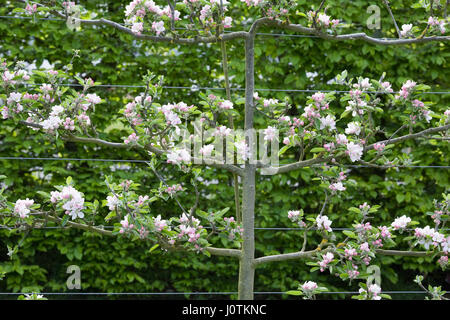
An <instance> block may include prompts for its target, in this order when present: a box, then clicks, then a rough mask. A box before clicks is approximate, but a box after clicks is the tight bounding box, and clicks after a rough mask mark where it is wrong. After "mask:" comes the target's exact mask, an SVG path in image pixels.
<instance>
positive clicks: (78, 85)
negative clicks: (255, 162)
mask: <svg viewBox="0 0 450 320" xmlns="http://www.w3.org/2000/svg"><path fill="white" fill-rule="evenodd" d="M19 85H23V86H41V85H43V83H20V84H19ZM60 86H63V87H83V85H81V84H77V83H63V84H60ZM97 87H98V88H146V86H143V85H129V84H98V85H95V86H93V87H92V88H97ZM161 88H163V89H174V90H190V91H193V92H195V91H199V90H225V88H220V87H199V86H197V85H192V86H190V87H184V86H161ZM230 90H231V91H245V88H230ZM254 91H261V92H264V91H267V92H305V93H309V92H311V93H312V92H334V93H350V91H348V90H330V89H322V90H320V89H270V88H255V89H254ZM362 93H375V94H389V93H388V92H384V91H362ZM393 93H395V92H393ZM391 94H392V93H391ZM415 94H419V95H423V94H438V95H444V94H450V91H427V92H418V93H415Z"/></svg>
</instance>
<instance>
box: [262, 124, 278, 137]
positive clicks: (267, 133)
mask: <svg viewBox="0 0 450 320" xmlns="http://www.w3.org/2000/svg"><path fill="white" fill-rule="evenodd" d="M277 136H278V130H277V129H276V128H275V127H271V126H268V127H267V129H264V140H265V141H273V140H274V139H275V138H276V137H277Z"/></svg>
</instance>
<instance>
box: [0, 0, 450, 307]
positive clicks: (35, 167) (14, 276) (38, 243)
mask: <svg viewBox="0 0 450 320" xmlns="http://www.w3.org/2000/svg"><path fill="white" fill-rule="evenodd" d="M298 2H299V3H302V4H303V8H304V12H306V11H308V10H309V9H310V7H309V5H310V1H298ZM6 3H7V4H6V6H2V7H1V8H0V16H7V15H10V12H11V11H12V9H13V4H11V3H10V2H9V1H7V2H6ZM128 3H129V0H125V1H124V0H114V1H112V0H109V1H108V0H90V1H79V2H78V4H81V5H82V6H83V7H85V8H87V9H88V10H92V11H94V12H98V13H99V14H100V15H102V16H105V17H106V18H108V19H111V20H114V21H117V22H122V21H123V18H124V13H123V12H124V9H125V6H126V5H127V4H128ZM390 3H391V7H392V9H393V10H394V11H395V12H396V17H397V20H398V21H397V22H398V24H399V25H401V24H402V23H410V22H413V21H418V20H424V19H426V18H427V15H426V13H425V11H424V10H421V9H413V8H411V4H412V3H413V1H394V0H393V1H390ZM327 4H328V7H329V9H328V11H327V13H328V14H330V15H332V16H333V17H336V18H339V19H341V20H344V21H345V22H347V23H350V22H352V23H354V26H353V27H354V28H361V30H365V31H366V32H367V31H369V32H370V30H368V29H367V28H366V26H365V22H366V19H367V18H368V17H369V16H370V13H367V12H366V9H367V7H368V6H369V5H371V4H377V5H379V6H380V9H381V17H382V22H381V26H382V28H381V30H378V31H376V30H373V33H374V34H376V35H379V36H387V37H392V36H395V30H394V29H393V25H392V23H391V20H390V18H389V15H388V12H387V11H386V9H385V7H383V5H382V2H381V1H373V3H372V2H371V1H362V0H357V1H351V2H350V1H348V3H347V4H345V5H342V2H341V1H327ZM233 10H238V9H233ZM240 10H242V15H243V16H245V17H249V16H251V15H250V13H249V12H247V10H248V9H246V8H244V6H242V9H240ZM231 15H233V16H236V17H237V16H238V15H239V12H236V13H235V12H233V13H232V14H231ZM234 22H235V23H238V21H237V19H235V20H234ZM243 28H248V24H245V23H244V22H242V26H239V25H234V26H233V29H236V30H237V29H243ZM261 32H262V33H264V32H270V30H267V31H261ZM255 45H256V48H255V53H256V60H255V69H256V77H255V86H256V88H277V89H321V90H327V89H339V88H338V87H336V86H334V85H329V84H327V82H328V81H329V80H331V79H332V78H334V76H335V75H337V74H339V73H340V72H342V71H343V70H345V69H346V70H347V71H348V73H349V75H350V76H351V77H357V76H360V75H361V76H364V77H369V78H379V77H380V76H381V75H382V73H383V72H386V73H387V75H386V80H387V81H391V82H392V84H393V87H394V88H395V89H398V88H399V86H400V85H401V83H402V82H404V81H405V80H407V79H412V80H414V81H417V82H418V83H425V84H428V85H431V87H432V89H431V90H430V91H450V90H449V89H450V85H449V83H448V79H450V68H448V65H447V62H446V61H448V60H449V58H450V50H449V48H448V45H446V44H442V43H426V44H420V45H410V46H398V47H378V46H374V45H371V44H367V43H363V42H361V41H354V42H342V43H340V42H331V41H326V40H323V39H318V38H310V37H295V36H294V37H287V36H267V35H259V36H258V37H257V39H256V43H255ZM72 49H79V50H81V51H80V55H81V57H80V58H79V59H77V60H75V63H74V68H73V73H74V74H75V73H79V74H83V75H86V76H88V77H91V78H93V79H94V80H95V81H98V82H101V83H102V84H125V85H142V83H141V82H140V80H141V77H142V76H143V75H144V74H145V73H146V70H151V71H152V72H154V73H156V74H162V75H164V76H165V81H166V83H165V85H167V86H184V87H191V86H192V85H197V86H199V87H224V83H223V78H221V76H222V67H221V53H220V45H219V44H207V45H205V44H203V45H196V46H181V45H170V44H155V43H151V42H145V41H137V40H135V39H133V38H132V37H131V36H129V35H126V34H123V33H121V32H118V31H116V30H114V29H112V28H105V27H95V28H94V27H83V29H82V31H78V32H72V31H70V30H69V29H68V28H67V27H66V24H65V22H64V21H51V20H40V21H38V22H37V23H32V22H31V21H30V20H25V19H6V18H0V57H4V58H7V59H9V60H14V61H17V60H24V61H27V62H34V63H35V65H36V66H37V67H40V66H42V64H43V63H44V61H48V62H50V63H51V64H54V66H55V68H61V67H62V66H63V65H64V64H67V63H68V62H69V61H70V58H71V56H72ZM227 49H228V57H229V67H230V76H231V82H232V87H234V88H237V87H239V88H244V68H245V61H244V48H243V42H242V41H240V40H239V41H235V42H229V43H227ZM45 65H46V62H45V63H44V66H45ZM307 73H308V75H310V73H317V75H316V76H315V77H308V75H307ZM138 90H139V89H138V88H120V87H98V88H94V89H91V90H90V92H91V93H92V92H95V93H97V94H98V95H99V96H100V97H102V98H103V99H106V100H107V103H105V104H101V105H100V106H99V107H98V110H97V112H96V114H95V116H94V117H93V118H92V120H93V122H94V123H96V124H97V127H98V129H99V130H98V131H99V132H108V134H109V135H108V137H109V140H115V141H120V140H121V137H123V136H124V135H125V131H123V130H122V126H121V123H120V120H121V115H120V114H118V110H119V109H120V108H121V107H122V106H123V105H124V103H126V101H127V99H129V98H130V97H131V96H132V95H133V94H135V93H136V92H138ZM198 93H199V91H193V90H182V89H167V90H165V93H164V94H165V96H164V98H163V99H166V102H178V101H182V100H183V101H185V102H186V103H191V104H196V103H197V101H198V98H197V97H198ZM211 93H215V94H221V95H222V96H224V95H225V91H224V90H223V91H211ZM242 95H243V91H239V90H235V91H233V99H235V98H237V97H238V96H242ZM259 95H260V96H264V97H268V98H269V97H270V98H277V99H280V100H282V99H284V98H285V97H286V96H287V97H289V99H290V101H291V102H292V103H293V105H296V106H298V108H299V110H291V115H296V114H300V113H301V112H300V111H301V110H302V108H303V106H304V103H305V101H306V97H307V96H308V95H311V94H308V93H301V92H267V91H260V92H259ZM424 101H433V102H435V103H436V105H435V106H434V107H433V110H434V111H436V112H439V111H440V112H443V111H444V110H445V109H446V106H448V104H449V102H450V94H439V95H437V94H435V95H426V98H424ZM100 109H101V110H100ZM238 110H239V109H238ZM258 117H262V116H261V115H258V114H257V115H256V118H255V124H256V125H257V124H258V119H259V118H258ZM398 117H399V114H398V113H397V112H396V111H395V110H387V111H386V112H385V113H384V114H383V119H382V123H383V125H385V126H386V127H387V128H389V126H392V128H394V127H395V126H394V124H398V123H399V122H398V121H399V120H398ZM261 119H262V118H261ZM242 121H243V116H242V118H241V119H240V121H239V119H238V121H237V123H236V124H237V125H238V126H239V124H240V123H241V124H242ZM261 122H262V121H261ZM437 145H440V146H439V150H440V151H439V152H438V151H436V150H438V148H436V146H437ZM445 151H446V152H445ZM449 151H450V147H449V144H448V142H446V141H436V140H431V141H429V140H419V141H408V142H405V143H403V145H402V147H401V148H398V151H397V152H398V155H399V156H401V157H409V158H410V159H412V161H413V162H414V163H415V162H417V164H420V165H448V154H450V153H449ZM408 152H409V153H408ZM55 156H57V157H65V158H99V159H143V158H142V155H141V154H137V153H135V152H133V151H130V150H116V149H108V148H101V147H96V146H92V145H80V144H75V143H69V142H62V141H57V142H55V141H50V140H48V139H46V138H45V136H44V135H43V134H41V133H38V134H36V133H35V132H34V131H32V130H30V129H28V128H25V127H16V126H14V125H13V123H12V122H11V121H9V120H7V121H2V122H0V157H55ZM349 170H350V172H349V174H348V177H349V178H350V179H354V180H355V181H357V186H356V187H348V188H347V190H346V191H345V192H343V193H342V195H341V196H340V198H338V197H335V198H333V202H332V204H331V205H330V206H329V208H328V212H327V213H326V214H327V215H328V216H329V217H330V219H331V220H333V227H351V225H352V222H353V219H354V218H355V217H354V216H352V214H351V213H349V212H348V211H347V208H349V207H351V206H358V205H359V204H361V203H363V202H366V201H367V202H368V203H369V204H379V205H381V209H380V213H379V216H377V217H375V219H374V223H377V222H380V221H388V220H392V219H394V218H395V217H397V216H401V215H402V214H405V213H407V214H408V215H409V216H410V217H411V218H414V220H417V221H420V222H422V223H429V219H430V218H429V217H426V216H425V215H424V213H425V212H427V211H431V210H432V209H433V199H439V198H441V194H442V193H443V192H445V191H447V192H448V189H449V170H448V169H434V168H427V169H420V168H411V169H409V168H401V169H389V170H379V169H373V168H349ZM2 174H3V175H7V176H8V179H7V180H6V181H5V182H6V184H7V185H8V189H7V191H6V195H7V196H9V197H10V199H11V200H15V199H18V198H19V197H20V198H25V197H29V198H32V197H34V195H35V192H36V191H37V190H44V191H51V190H53V188H52V186H53V185H58V184H64V181H65V178H66V177H67V176H69V175H71V176H72V177H73V179H74V181H75V184H76V185H77V188H78V190H80V191H82V192H83V193H84V194H85V195H86V199H87V200H88V201H90V200H92V199H94V198H96V199H99V200H100V199H106V195H107V188H106V186H105V185H104V183H103V180H104V177H105V175H113V176H114V177H120V178H123V179H131V180H134V181H137V182H139V183H141V184H142V190H143V191H145V190H149V189H152V188H154V187H157V186H158V185H159V181H158V179H157V178H156V177H155V176H154V175H153V173H152V172H151V170H150V169H149V168H148V167H146V165H145V164H141V163H113V162H93V161H70V162H67V161H38V160H24V161H17V160H0V175H2ZM164 174H165V176H167V177H175V178H177V179H178V177H177V174H176V172H175V171H173V170H172V169H171V168H170V167H166V169H165V171H164ZM202 176H203V178H204V179H205V183H204V184H203V185H202V186H201V193H202V195H205V196H204V197H203V198H202V199H201V202H200V208H202V209H207V208H216V209H221V208H224V207H230V208H231V211H234V208H233V205H234V198H233V188H232V182H231V180H232V177H231V175H229V174H227V173H225V172H224V171H220V170H218V169H205V170H203V172H202ZM314 176H315V175H314V170H313V169H302V170H298V171H294V172H291V173H289V174H284V175H279V176H258V177H257V181H258V183H257V203H256V205H257V207H256V223H255V225H256V226H257V227H295V226H294V225H291V224H290V223H289V220H288V218H287V211H288V210H298V209H300V208H303V209H304V211H305V212H315V211H317V208H318V207H320V205H321V203H322V201H323V192H322V191H321V190H320V189H319V188H318V183H317V182H315V181H311V179H312V178H314ZM175 181H179V180H174V181H173V182H175ZM180 182H181V183H182V184H185V185H188V184H189V181H188V180H187V181H184V182H183V181H180ZM180 197H181V199H182V200H183V201H185V202H186V203H188V204H191V203H192V196H191V194H189V193H188V192H184V193H181V194H180ZM154 206H157V208H155V211H154V212H158V214H161V215H162V216H163V217H167V216H169V215H170V214H171V213H174V211H173V210H177V207H176V206H175V205H174V203H170V202H169V203H166V204H164V203H162V202H156V203H155V204H154ZM103 210H104V213H106V210H107V209H106V208H103ZM176 213H177V212H176ZM100 221H101V220H99V222H100ZM21 237H22V234H20V233H10V232H7V231H6V230H0V271H4V272H6V277H5V280H4V281H0V292H27V291H40V292H65V291H68V289H67V288H66V279H67V277H68V276H69V275H68V274H66V269H67V267H68V266H69V265H72V264H75V265H78V266H80V268H81V281H82V292H171V291H173V292H193V291H202V292H205V291H211V292H230V291H231V292H235V291H237V277H238V263H237V261H235V260H233V259H228V258H223V257H214V256H213V257H211V258H207V257H205V256H204V255H195V254H186V253H179V254H178V253H168V254H167V253H163V252H161V251H159V250H156V251H154V252H152V253H149V252H148V251H149V249H150V248H147V247H145V246H144V245H143V244H141V243H130V242H129V241H128V240H126V239H114V238H108V237H101V236H99V235H93V234H89V233H85V232H82V231H78V230H62V229H43V230H33V231H31V233H30V234H29V235H28V237H27V238H26V239H25V240H24V242H23V243H22V246H21V248H20V250H19V254H18V255H17V256H16V257H14V258H13V259H12V260H10V259H9V257H8V256H7V245H8V244H10V245H11V244H12V243H17V240H18V239H20V238H21ZM315 240H317V241H318V242H320V238H319V239H315ZM256 242H257V247H256V250H257V255H262V254H263V253H264V254H266V255H267V254H277V253H283V252H292V251H295V250H298V248H299V246H301V239H300V236H299V234H297V233H296V232H295V231H273V230H257V231H256ZM218 245H219V246H220V243H219V244H218ZM400 259H401V260H400ZM399 261H402V263H400V262H399ZM377 264H378V265H379V266H380V268H381V272H382V286H383V291H390V290H418V289H419V288H418V287H417V286H416V285H415V284H414V283H413V281H412V280H413V279H414V277H415V275H416V274H418V273H424V274H425V275H426V276H427V277H428V278H427V281H429V282H430V283H434V284H435V285H443V289H444V290H445V289H447V290H448V289H449V286H450V277H449V276H448V275H447V274H446V273H444V272H442V271H440V269H439V267H438V265H437V264H436V263H435V262H433V261H432V259H431V258H407V257H402V258H400V257H388V256H380V257H377ZM258 270H259V271H258V273H257V276H256V279H255V291H257V292H261V291H275V292H280V291H287V290H292V289H295V288H297V286H298V284H299V283H300V282H304V281H306V280H312V281H316V282H318V283H320V284H326V286H327V287H328V289H330V291H339V290H341V291H342V290H344V291H348V290H349V289H350V290H352V289H354V290H357V286H356V283H355V284H354V285H355V286H354V288H349V287H348V286H347V283H344V282H343V281H341V280H340V279H338V278H332V277H330V276H329V275H325V274H319V273H313V274H311V273H310V272H309V267H308V266H306V265H305V264H303V263H302V262H299V261H292V262H283V263H273V264H268V265H264V266H263V267H261V269H258ZM228 297H229V296H191V297H189V298H191V299H205V298H209V299H213V298H228ZM231 297H232V298H236V297H237V295H235V296H231ZM255 297H256V298H257V299H258V298H265V299H280V298H287V296H285V295H284V296H281V295H264V296H261V295H257V294H256V295H255ZM344 297H345V296H344V295H341V296H339V295H332V296H328V295H326V296H321V297H320V298H327V299H330V298H333V299H337V298H344ZM2 298H5V297H2V296H0V299H2ZM58 298H63V297H58ZM66 298H67V297H66ZM77 298H78V297H77ZM88 298H89V297H88ZM90 298H93V297H90ZM96 298H98V297H96ZM122 298H126V297H122ZM151 298H154V299H158V298H161V299H162V298H167V296H162V297H158V296H152V297H151ZM171 298H172V299H174V298H185V297H183V296H171ZM346 298H350V297H349V296H348V297H346ZM393 298H394V299H398V298H402V299H412V298H416V299H417V298H423V295H411V294H409V295H393Z"/></svg>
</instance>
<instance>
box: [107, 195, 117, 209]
mask: <svg viewBox="0 0 450 320" xmlns="http://www.w3.org/2000/svg"><path fill="white" fill-rule="evenodd" d="M106 201H107V203H106V205H107V206H108V208H109V210H110V211H114V210H115V209H116V208H117V207H118V205H119V204H120V200H119V198H117V197H116V196H115V195H112V196H107V197H106Z"/></svg>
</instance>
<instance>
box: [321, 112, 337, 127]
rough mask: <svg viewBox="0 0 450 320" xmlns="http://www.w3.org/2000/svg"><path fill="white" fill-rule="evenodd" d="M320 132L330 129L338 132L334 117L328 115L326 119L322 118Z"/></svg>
mask: <svg viewBox="0 0 450 320" xmlns="http://www.w3.org/2000/svg"><path fill="white" fill-rule="evenodd" d="M319 120H320V130H323V129H325V128H328V129H329V130H336V122H335V121H334V116H331V115H327V116H326V117H325V118H320V119H319Z"/></svg>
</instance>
